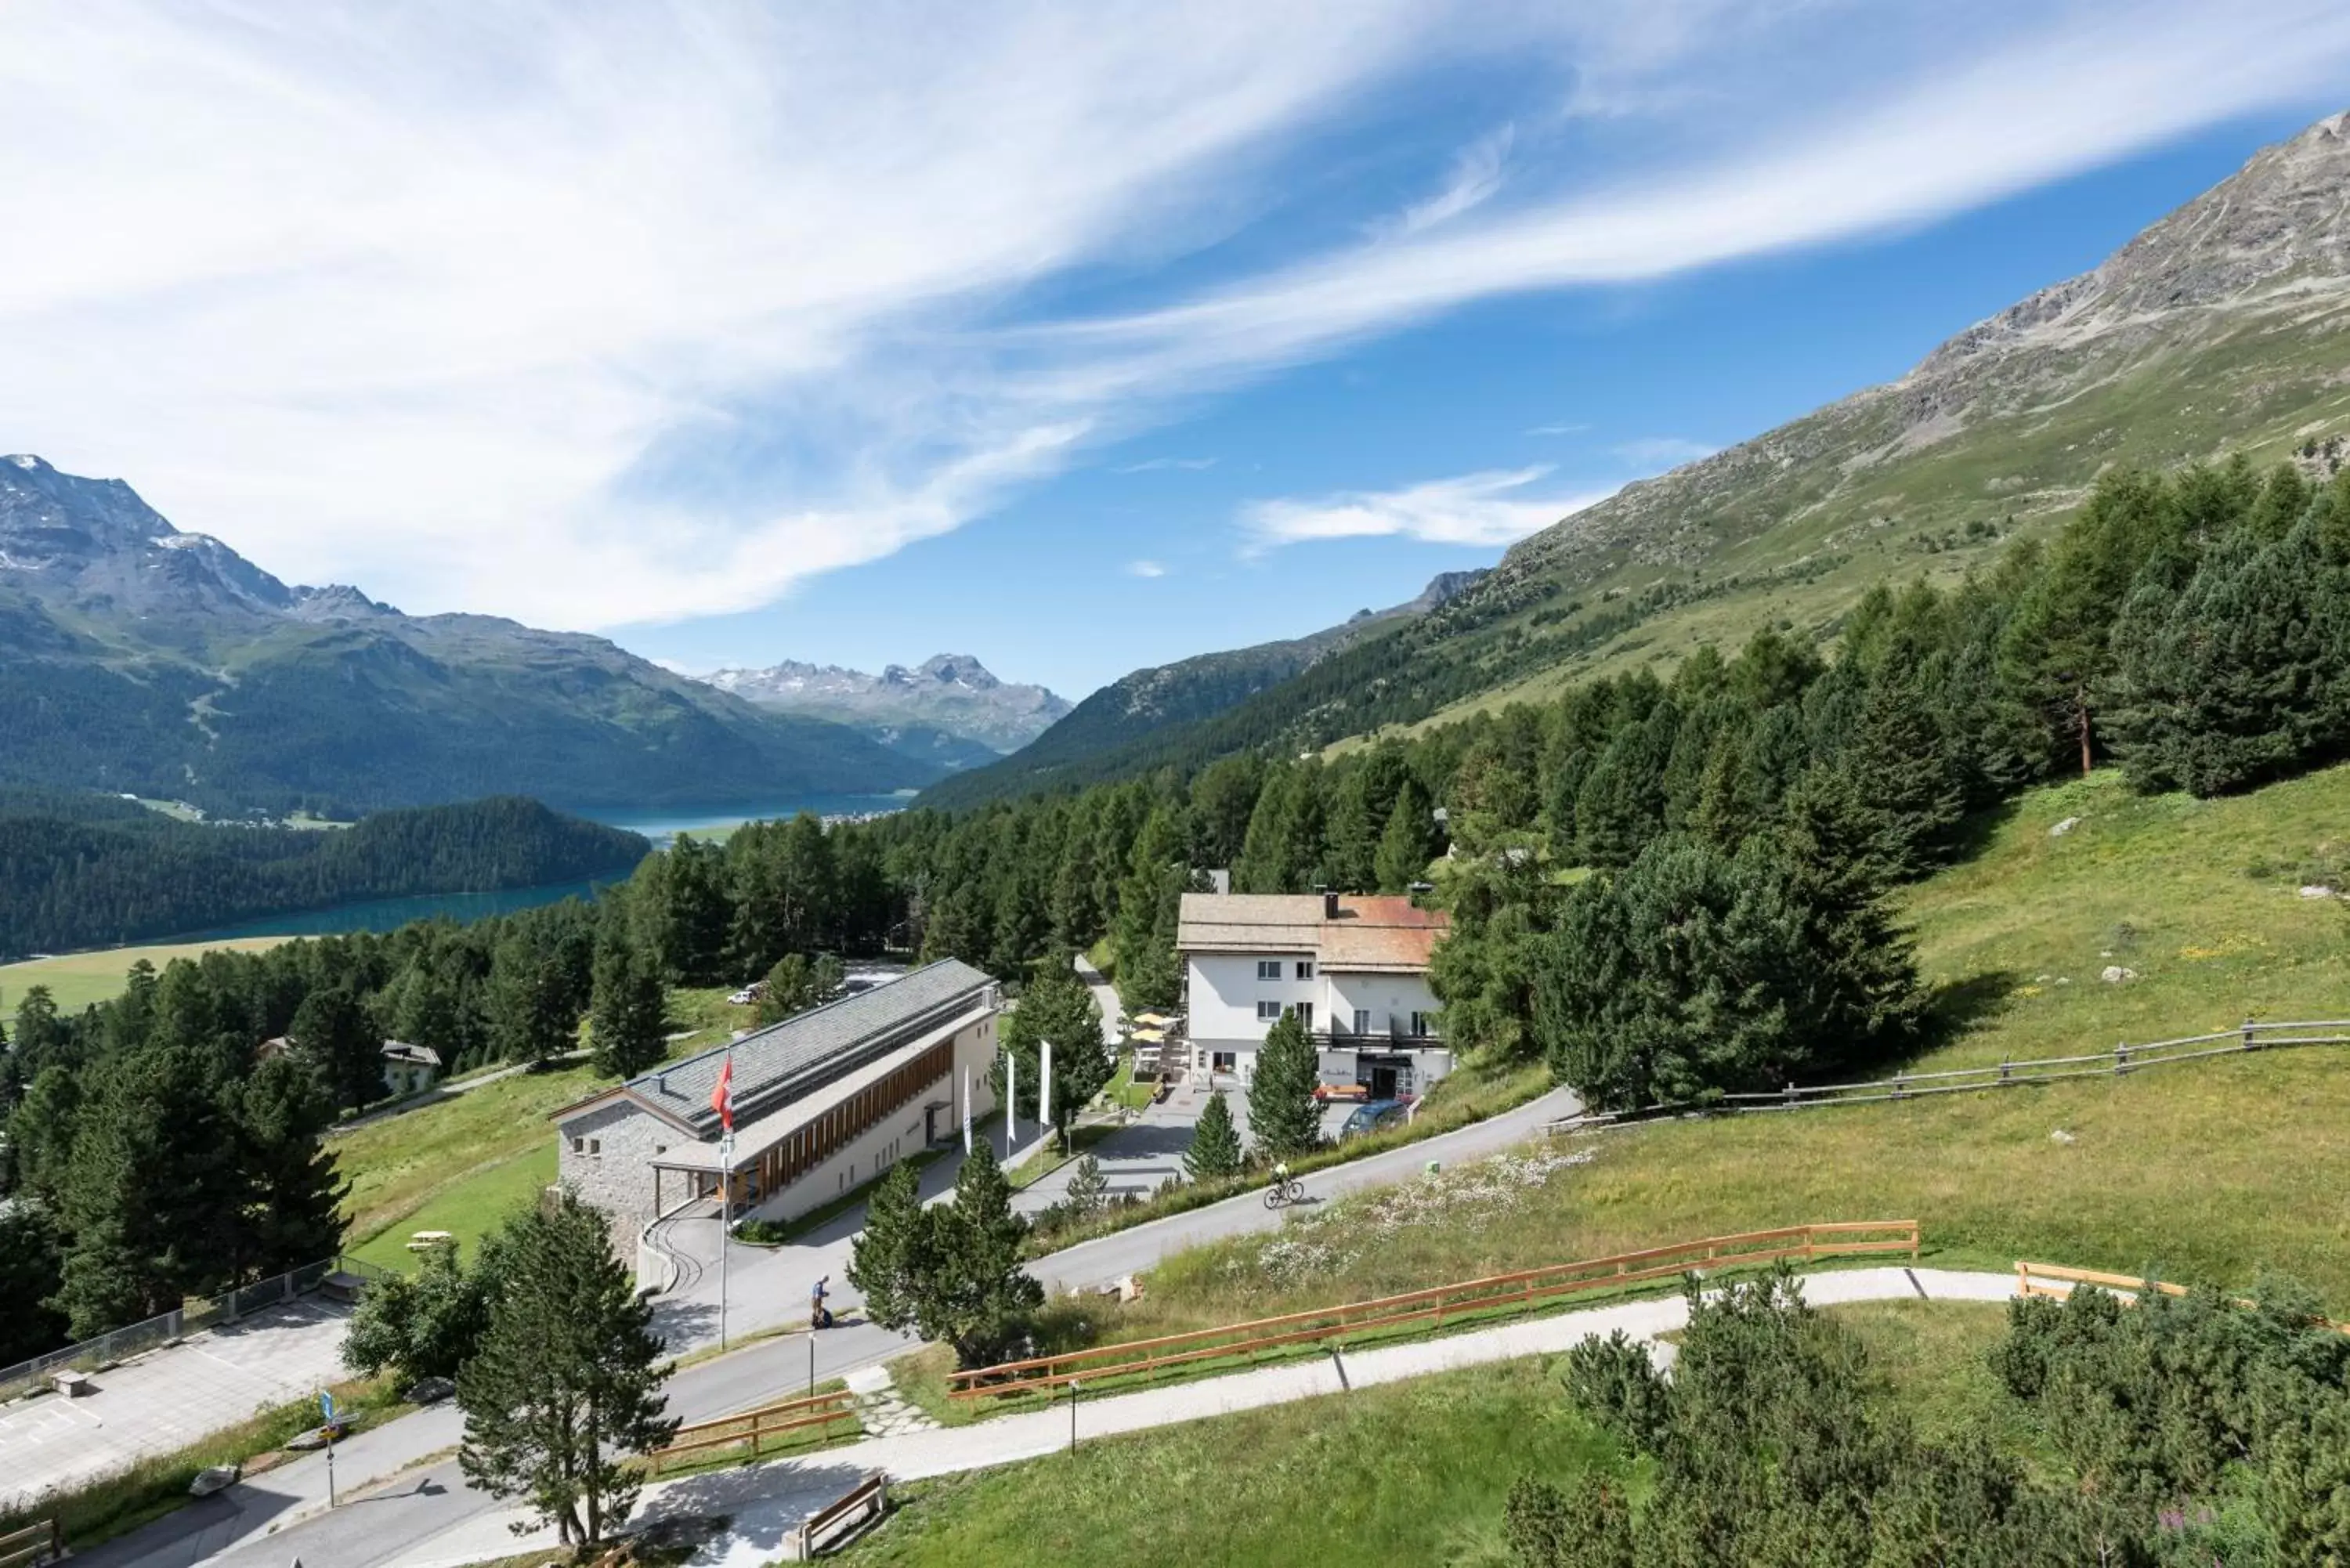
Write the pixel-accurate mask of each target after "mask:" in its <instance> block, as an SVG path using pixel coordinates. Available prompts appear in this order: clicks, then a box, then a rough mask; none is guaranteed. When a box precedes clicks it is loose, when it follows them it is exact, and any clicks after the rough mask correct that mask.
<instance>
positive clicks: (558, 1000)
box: [490, 931, 579, 1062]
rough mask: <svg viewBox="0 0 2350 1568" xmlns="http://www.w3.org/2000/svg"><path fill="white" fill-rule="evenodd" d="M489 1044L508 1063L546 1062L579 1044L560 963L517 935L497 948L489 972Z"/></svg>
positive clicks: (576, 1015) (503, 941) (549, 953)
mask: <svg viewBox="0 0 2350 1568" xmlns="http://www.w3.org/2000/svg"><path fill="white" fill-rule="evenodd" d="M490 1039H491V1043H492V1044H494V1046H495V1047H496V1049H497V1052H498V1054H499V1055H500V1056H501V1057H503V1058H504V1060H506V1061H508V1062H546V1061H551V1060H553V1059H554V1058H555V1057H557V1056H560V1055H562V1054H564V1053H565V1052H567V1051H569V1050H571V1049H572V1048H573V1047H574V1046H576V1045H577V1044H578V1043H579V1015H578V1013H577V1012H575V1011H574V1010H573V1008H572V1005H571V987H570V981H569V978H568V977H567V975H566V974H565V973H564V971H563V964H562V961H561V960H560V959H559V958H558V957H557V956H556V954H555V953H553V952H551V951H547V950H544V949H542V948H541V947H540V946H539V944H538V943H536V942H534V941H532V940H530V939H529V938H528V937H526V936H525V935H523V934H522V933H521V932H519V931H516V932H510V933H509V934H508V935H507V936H506V937H505V939H504V940H502V941H500V942H499V943H498V946H497V953H496V957H495V959H494V961H493V963H492V966H491V970H490Z"/></svg>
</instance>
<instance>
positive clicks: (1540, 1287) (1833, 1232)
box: [948, 1220, 1918, 1399]
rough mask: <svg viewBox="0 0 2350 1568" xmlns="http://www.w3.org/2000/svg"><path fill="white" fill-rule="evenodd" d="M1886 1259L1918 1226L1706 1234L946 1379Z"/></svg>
mask: <svg viewBox="0 0 2350 1568" xmlns="http://www.w3.org/2000/svg"><path fill="white" fill-rule="evenodd" d="M1883 1252H1906V1253H1908V1255H1909V1256H1910V1257H1911V1258H1912V1259H1913V1260H1914V1259H1915V1258H1916V1257H1917V1256H1918V1221H1916V1220H1846V1221H1840V1222H1837V1223H1834V1224H1819V1225H1794V1226H1789V1227H1787V1228H1785V1229H1783V1230H1778V1231H1744V1232H1742V1233H1741V1234H1739V1235H1735V1236H1708V1237H1706V1238H1704V1239H1703V1240H1700V1241H1682V1242H1679V1243H1678V1244H1676V1245H1673V1246H1670V1247H1652V1248H1649V1249H1648V1250H1647V1251H1638V1252H1618V1253H1617V1254H1615V1255H1613V1256H1611V1257H1606V1258H1590V1259H1586V1260H1584V1261H1582V1262H1573V1263H1554V1264H1552V1265H1550V1266H1549V1267H1547V1268H1541V1269H1524V1270H1521V1271H1519V1272H1516V1273H1511V1274H1493V1275H1489V1276H1488V1277H1486V1278H1484V1279H1480V1280H1464V1281H1461V1282H1458V1283H1455V1284H1449V1285H1437V1286H1434V1287H1432V1288H1430V1289H1428V1290H1421V1291H1411V1292H1409V1293H1405V1294H1403V1295H1396V1296H1381V1297H1379V1298H1378V1299H1377V1300H1375V1301H1367V1302H1351V1303H1347V1304H1346V1305H1344V1306H1334V1307H1323V1308H1319V1309H1317V1310H1315V1311H1312V1312H1299V1313H1290V1314H1286V1315H1284V1316H1281V1317H1265V1318H1256V1319H1253V1320H1252V1321H1250V1322H1247V1323H1234V1324H1224V1325H1223V1326H1222V1327H1221V1328H1202V1329H1194V1330H1192V1331H1191V1332H1190V1333H1188V1334H1164V1335H1161V1336H1159V1337H1158V1338H1155V1339H1139V1340H1129V1341H1128V1342H1126V1343H1124V1344H1120V1345H1095V1346H1092V1347H1089V1348H1087V1349H1084V1350H1071V1351H1065V1352H1063V1353H1062V1354H1060V1355H1039V1356H1034V1357H1031V1358H1030V1359H1028V1360H1025V1361H1007V1362H1004V1363H1002V1364H1001V1365H998V1366H982V1367H977V1368H975V1369H973V1370H972V1371H969V1372H954V1373H950V1374H948V1385H949V1386H948V1392H949V1393H951V1395H952V1396H953V1397H956V1398H959V1399H964V1398H972V1397H977V1396H981V1395H1006V1394H1031V1393H1036V1392H1039V1391H1041V1390H1045V1389H1050V1388H1054V1387H1057V1386H1062V1385H1065V1384H1067V1383H1071V1382H1075V1381H1076V1380H1078V1379H1080V1378H1083V1379H1086V1380H1088V1381H1091V1380H1095V1379H1101V1378H1108V1377H1126V1376H1133V1375H1136V1374H1139V1373H1149V1372H1158V1371H1162V1370H1164V1369H1166V1368H1169V1367H1176V1366H1187V1365H1190V1364H1191V1363H1195V1362H1202V1361H1214V1360H1219V1359H1222V1358H1223V1357H1227V1356H1240V1355H1251V1354H1253V1353H1254V1352H1256V1351H1260V1350H1271V1349H1274V1348H1278V1347H1283V1346H1289V1345H1318V1344H1322V1343H1325V1342H1328V1341H1335V1340H1336V1339H1338V1338H1339V1337H1340V1336H1342V1335H1346V1334H1370V1333H1378V1332H1382V1331H1384V1330H1387V1329H1391V1328H1395V1327H1398V1326H1399V1325H1402V1324H1412V1323H1422V1322H1424V1323H1427V1324H1430V1326H1432V1327H1441V1326H1442V1325H1443V1323H1444V1319H1445V1317H1446V1315H1447V1314H1451V1315H1452V1316H1454V1317H1459V1316H1461V1315H1462V1314H1471V1313H1482V1312H1485V1311H1488V1310H1490V1309H1492V1308H1495V1307H1503V1306H1513V1305H1522V1304H1524V1303H1532V1302H1537V1301H1544V1300H1547V1299H1549V1298H1551V1297H1554V1296H1566V1295H1574V1294H1576V1293H1581V1292H1585V1291H1604V1290H1614V1289H1618V1288H1620V1287H1622V1286H1626V1285H1632V1284H1638V1283H1640V1282H1644V1281H1653V1280H1665V1279H1674V1278H1678V1277H1679V1276H1680V1275H1682V1274H1686V1273H1690V1272H1711V1271H1714V1270H1718V1269H1731V1268H1742V1267H1747V1266H1751V1265H1753V1264H1758V1263H1770V1262H1778V1261H1779V1260H1781V1259H1794V1260H1800V1261H1802V1262H1814V1261H1816V1260H1818V1259H1821V1258H1834V1257H1850V1256H1856V1255H1862V1254H1868V1253H1883Z"/></svg>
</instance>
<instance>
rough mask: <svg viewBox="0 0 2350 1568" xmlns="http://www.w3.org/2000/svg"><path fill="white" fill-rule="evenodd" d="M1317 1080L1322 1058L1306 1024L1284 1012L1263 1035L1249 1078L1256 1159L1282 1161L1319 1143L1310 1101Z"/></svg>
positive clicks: (1318, 1117)
mask: <svg viewBox="0 0 2350 1568" xmlns="http://www.w3.org/2000/svg"><path fill="white" fill-rule="evenodd" d="M1321 1081H1322V1064H1321V1058H1320V1056H1319V1054H1317V1053H1316V1052H1315V1049H1314V1039H1313V1036H1311V1035H1309V1034H1308V1033H1305V1021H1304V1020H1303V1019H1301V1018H1299V1017H1298V1015H1297V1014H1296V1013H1295V1012H1284V1013H1283V1014H1282V1016H1281V1019H1280V1022H1278V1023H1275V1024H1274V1026H1273V1027H1272V1028H1271V1029H1268V1030H1267V1031H1265V1035H1264V1044H1263V1045H1261V1046H1259V1047H1258V1048H1257V1054H1256V1072H1255V1075H1253V1077H1251V1078H1250V1079H1249V1090H1248V1100H1249V1132H1250V1133H1251V1135H1252V1136H1253V1137H1254V1138H1255V1139H1256V1151H1257V1153H1258V1155H1259V1156H1260V1157H1262V1158H1267V1159H1286V1158H1289V1157H1290V1156H1291V1155H1295V1154H1304V1153H1305V1152H1306V1151H1307V1150H1309V1149H1311V1148H1313V1147H1315V1145H1317V1144H1319V1143H1320V1142H1321V1141H1322V1107H1321V1106H1319V1105H1317V1104H1316V1103H1315V1099H1314V1090H1315V1086H1316V1085H1319V1084H1320V1083H1321Z"/></svg>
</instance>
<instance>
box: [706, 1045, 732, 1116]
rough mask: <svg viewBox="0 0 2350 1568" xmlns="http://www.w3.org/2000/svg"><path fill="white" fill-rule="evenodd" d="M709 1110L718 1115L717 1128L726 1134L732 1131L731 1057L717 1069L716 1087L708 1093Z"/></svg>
mask: <svg viewBox="0 0 2350 1568" xmlns="http://www.w3.org/2000/svg"><path fill="white" fill-rule="evenodd" d="M710 1108H711V1109H712V1110H713V1111H716V1112H717V1113H718V1125H719V1126H721V1127H724V1128H725V1129H726V1130H727V1131H728V1132H733V1130H734V1058H733V1056H731V1055H730V1056H728V1057H727V1058H726V1064H725V1065H724V1066H723V1067H721V1068H719V1069H718V1086H717V1087H715V1088H713V1089H712V1090H711V1091H710Z"/></svg>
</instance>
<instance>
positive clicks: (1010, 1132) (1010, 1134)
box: [1003, 1051, 1020, 1159]
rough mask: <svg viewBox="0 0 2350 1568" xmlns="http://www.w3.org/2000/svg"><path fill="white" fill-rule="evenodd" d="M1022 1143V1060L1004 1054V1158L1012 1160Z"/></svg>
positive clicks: (1006, 1053) (1008, 1053)
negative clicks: (1016, 1149) (1015, 1149)
mask: <svg viewBox="0 0 2350 1568" xmlns="http://www.w3.org/2000/svg"><path fill="white" fill-rule="evenodd" d="M1019 1141H1020V1058H1019V1057H1017V1056H1014V1054H1012V1053H1011V1052H1009V1051H1006V1052H1005V1053H1004V1054H1003V1158H1006V1159H1010V1158H1012V1150H1013V1147H1014V1145H1016V1144H1017V1143H1018V1142H1019Z"/></svg>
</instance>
